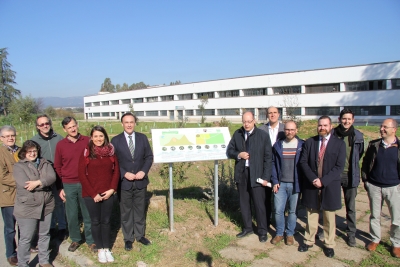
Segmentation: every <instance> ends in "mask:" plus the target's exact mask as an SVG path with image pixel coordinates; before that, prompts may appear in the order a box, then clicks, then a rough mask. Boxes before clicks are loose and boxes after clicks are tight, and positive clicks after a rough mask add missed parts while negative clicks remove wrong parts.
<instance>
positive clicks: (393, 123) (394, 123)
mask: <svg viewBox="0 0 400 267" xmlns="http://www.w3.org/2000/svg"><path fill="white" fill-rule="evenodd" d="M386 120H391V121H392V125H393V127H394V128H395V129H397V127H398V126H399V124H398V123H397V121H396V120H395V119H393V118H387V119H386Z"/></svg>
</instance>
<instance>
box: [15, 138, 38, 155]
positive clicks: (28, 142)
mask: <svg viewBox="0 0 400 267" xmlns="http://www.w3.org/2000/svg"><path fill="white" fill-rule="evenodd" d="M32 147H34V148H36V149H37V151H38V153H37V156H38V158H39V157H40V145H39V144H38V143H36V142H35V141H32V140H26V141H25V142H24V144H23V145H22V148H21V150H20V151H19V152H18V158H19V159H25V158H26V153H27V152H28V149H29V148H32Z"/></svg>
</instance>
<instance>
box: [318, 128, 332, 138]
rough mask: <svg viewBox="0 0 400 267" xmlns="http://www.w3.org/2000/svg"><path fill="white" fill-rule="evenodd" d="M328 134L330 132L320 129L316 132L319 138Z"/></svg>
mask: <svg viewBox="0 0 400 267" xmlns="http://www.w3.org/2000/svg"><path fill="white" fill-rule="evenodd" d="M329 133H330V131H327V130H325V129H321V130H319V131H318V135H319V136H321V137H327V136H328V134H329Z"/></svg>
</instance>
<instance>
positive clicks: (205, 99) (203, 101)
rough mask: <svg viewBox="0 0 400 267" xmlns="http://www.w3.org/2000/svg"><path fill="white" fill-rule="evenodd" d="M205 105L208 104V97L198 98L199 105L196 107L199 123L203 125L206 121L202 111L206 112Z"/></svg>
mask: <svg viewBox="0 0 400 267" xmlns="http://www.w3.org/2000/svg"><path fill="white" fill-rule="evenodd" d="M207 104H208V96H206V95H204V96H202V97H201V98H200V105H198V106H197V107H198V108H199V110H200V112H201V123H204V122H205V120H206V117H204V111H205V110H206V105H207Z"/></svg>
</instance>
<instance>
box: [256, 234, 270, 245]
mask: <svg viewBox="0 0 400 267" xmlns="http://www.w3.org/2000/svg"><path fill="white" fill-rule="evenodd" d="M258 240H260V242H261V243H265V242H267V240H268V237H267V235H259V236H258Z"/></svg>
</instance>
